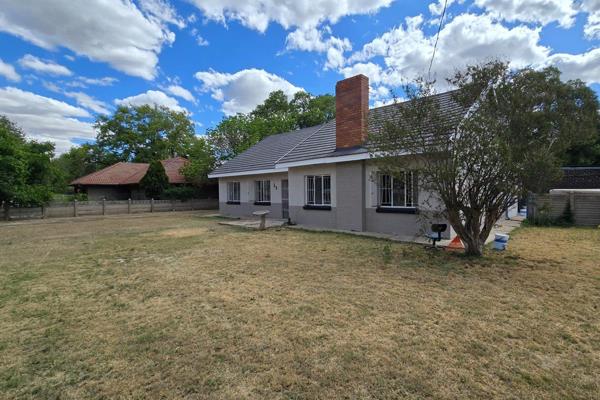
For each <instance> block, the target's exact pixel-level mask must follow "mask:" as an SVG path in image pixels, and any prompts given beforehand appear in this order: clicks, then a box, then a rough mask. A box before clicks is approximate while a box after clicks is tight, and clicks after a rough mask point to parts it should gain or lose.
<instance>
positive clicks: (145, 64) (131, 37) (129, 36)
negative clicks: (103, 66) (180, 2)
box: [0, 0, 175, 79]
mask: <svg viewBox="0 0 600 400" xmlns="http://www.w3.org/2000/svg"><path fill="white" fill-rule="evenodd" d="M0 31H4V32H8V33H10V34H13V35H15V36H18V37H20V38H22V39H24V40H27V41H29V42H31V43H33V44H35V45H37V46H40V47H43V48H45V49H56V48H59V47H66V48H69V49H71V50H72V51H74V52H75V53H77V54H79V55H84V56H87V57H88V58H89V59H91V60H94V61H102V62H107V63H109V64H110V65H111V66H113V67H114V68H116V69H118V70H120V71H123V72H125V73H127V74H129V75H133V76H139V77H142V78H144V79H153V78H154V77H155V75H156V65H157V63H158V54H159V53H160V52H161V50H162V47H163V45H165V44H171V43H172V42H173V41H174V40H175V35H174V33H172V32H171V31H169V30H168V29H167V27H166V26H165V24H163V23H161V22H159V21H157V19H156V18H151V17H148V16H146V15H144V14H143V13H142V12H141V11H140V10H139V9H138V8H137V7H136V6H135V5H134V4H133V3H131V2H130V1H121V0H87V1H72V0H55V1H38V0H19V1H14V0H0Z"/></svg>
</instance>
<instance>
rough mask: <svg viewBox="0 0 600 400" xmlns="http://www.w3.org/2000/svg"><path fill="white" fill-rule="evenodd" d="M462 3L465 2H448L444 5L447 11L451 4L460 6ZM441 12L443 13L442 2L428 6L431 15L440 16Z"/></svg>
mask: <svg viewBox="0 0 600 400" xmlns="http://www.w3.org/2000/svg"><path fill="white" fill-rule="evenodd" d="M464 2H465V0H448V2H447V3H446V11H448V9H449V8H450V6H451V5H452V4H454V3H458V4H462V3H464ZM443 11H444V0H438V2H437V3H431V4H429V12H430V13H431V14H432V15H435V16H439V15H442V12H443Z"/></svg>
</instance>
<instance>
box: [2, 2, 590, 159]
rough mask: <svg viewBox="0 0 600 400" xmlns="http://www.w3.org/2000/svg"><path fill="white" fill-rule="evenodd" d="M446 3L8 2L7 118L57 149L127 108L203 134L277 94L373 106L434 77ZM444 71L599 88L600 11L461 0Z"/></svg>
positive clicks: (450, 10) (448, 26) (452, 19)
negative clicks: (469, 67) (528, 75)
mask: <svg viewBox="0 0 600 400" xmlns="http://www.w3.org/2000/svg"><path fill="white" fill-rule="evenodd" d="M443 4H444V0H441V2H440V0H436V1H433V0H432V1H409V0H396V1H394V0H295V1H281V0H244V1H242V0H186V1H183V0H181V1H180V0H135V1H133V2H131V1H127V0H104V1H100V0H86V1H85V2H83V1H81V2H73V1H71V0H46V1H44V2H40V1H36V0H20V1H14V0H0V114H4V115H7V116H8V117H9V118H11V119H13V120H15V121H16V122H17V123H19V124H20V125H21V126H22V127H23V128H24V130H25V131H26V132H27V134H28V135H29V136H30V137H32V138H36V139H40V140H52V141H54V142H55V143H56V148H57V152H58V153H60V152H63V151H65V150H66V149H68V148H69V147H70V146H72V145H77V144H81V143H83V142H85V141H89V140H93V138H94V136H95V132H94V129H93V121H94V119H95V116H96V115H97V114H98V113H110V112H112V111H113V110H114V109H115V107H116V106H117V105H119V104H142V103H155V104H161V105H165V106H168V107H171V108H173V109H176V110H185V111H187V112H189V113H190V115H191V118H192V119H193V120H194V121H195V122H196V129H197V133H198V134H203V133H204V132H205V131H206V129H207V128H210V127H214V126H215V125H216V124H217V123H218V122H219V121H220V120H221V118H223V116H224V115H231V114H235V113H237V112H248V111H250V110H252V109H253V108H254V106H256V104H259V103H260V102H262V101H263V100H264V98H265V97H266V96H267V94H268V93H269V92H270V91H272V90H277V89H281V90H283V91H284V92H285V93H286V94H288V95H290V96H291V95H293V93H294V92H296V91H298V90H306V91H308V92H310V93H312V94H322V93H333V90H334V87H335V82H336V81H338V80H340V79H343V78H344V77H347V76H352V75H355V74H357V73H363V74H365V75H367V76H368V77H369V78H370V84H371V103H372V106H378V105H381V104H385V103H386V102H388V101H390V97H391V93H392V91H395V92H398V90H399V87H400V86H401V85H402V84H403V83H405V82H407V81H410V80H412V79H414V78H415V77H417V76H419V75H423V74H426V72H427V67H428V65H429V60H430V59H431V54H432V50H433V43H434V41H435V33H436V31H437V28H438V23H439V18H440V12H441V10H442V6H443ZM447 4H448V7H447V14H446V18H445V20H444V27H443V29H442V31H441V33H440V40H439V44H438V49H437V56H436V59H435V61H434V64H433V69H432V73H433V74H434V76H435V77H436V78H437V79H438V82H440V84H439V90H445V89H447V87H446V86H445V85H444V84H443V82H444V80H443V78H444V77H445V76H447V75H448V74H451V73H452V72H453V71H454V70H455V69H456V68H461V67H463V66H464V65H466V64H467V63H474V62H479V61H484V60H487V59H490V58H495V57H500V58H504V59H506V60H510V61H511V63H512V65H513V66H515V67H524V66H533V67H535V68H540V67H543V66H546V65H556V66H558V67H559V68H560V69H561V70H562V71H563V74H564V78H565V79H572V78H581V79H583V80H585V81H586V82H588V83H589V84H590V86H591V87H592V88H593V89H594V90H596V91H597V92H598V91H600V85H599V83H600V48H599V47H598V45H599V43H600V0H448V2H447Z"/></svg>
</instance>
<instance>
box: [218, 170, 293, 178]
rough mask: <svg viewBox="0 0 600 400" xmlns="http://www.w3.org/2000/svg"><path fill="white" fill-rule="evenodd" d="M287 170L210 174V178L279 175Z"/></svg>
mask: <svg viewBox="0 0 600 400" xmlns="http://www.w3.org/2000/svg"><path fill="white" fill-rule="evenodd" d="M287 171H288V169H287V168H270V169H255V170H252V171H241V172H228V173H224V174H219V173H216V174H215V173H212V174H208V177H209V178H229V177H233V176H247V175H266V174H278V173H281V172H287Z"/></svg>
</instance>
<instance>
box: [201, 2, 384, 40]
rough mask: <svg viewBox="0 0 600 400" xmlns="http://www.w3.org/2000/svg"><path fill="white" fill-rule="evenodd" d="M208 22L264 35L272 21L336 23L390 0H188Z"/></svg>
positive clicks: (309, 24) (289, 24)
mask: <svg viewBox="0 0 600 400" xmlns="http://www.w3.org/2000/svg"><path fill="white" fill-rule="evenodd" d="M190 1H191V2H192V3H193V4H195V5H196V7H198V8H199V9H200V10H201V11H202V12H203V13H204V15H205V16H206V17H207V18H208V19H211V20H216V21H220V22H223V23H225V22H226V21H227V20H237V21H239V22H241V23H242V24H243V25H244V26H246V27H249V28H252V29H256V30H258V31H260V32H264V31H265V30H266V29H267V27H268V26H269V23H270V22H271V21H273V22H276V23H278V24H280V25H281V26H283V27H284V28H285V29H289V28H291V27H294V26H296V27H301V28H309V27H315V26H317V25H319V24H320V23H322V22H325V21H329V22H331V23H335V22H337V21H338V20H339V19H340V18H341V17H343V16H346V15H353V14H367V13H374V12H375V11H377V10H379V9H380V8H382V7H387V6H389V5H390V4H391V3H392V1H393V0H287V1H282V0H243V1H240V0H190Z"/></svg>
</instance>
